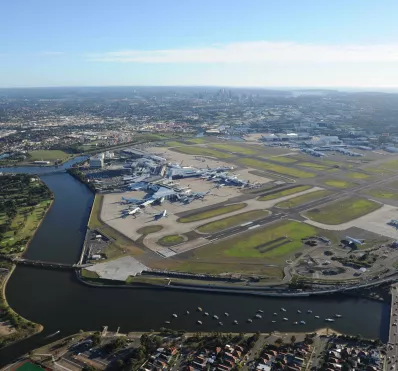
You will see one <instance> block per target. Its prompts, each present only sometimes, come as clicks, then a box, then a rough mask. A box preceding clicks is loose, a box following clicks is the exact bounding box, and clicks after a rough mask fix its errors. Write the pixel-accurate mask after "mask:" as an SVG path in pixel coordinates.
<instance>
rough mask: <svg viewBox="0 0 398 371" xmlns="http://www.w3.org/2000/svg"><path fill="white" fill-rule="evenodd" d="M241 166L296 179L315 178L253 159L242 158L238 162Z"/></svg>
mask: <svg viewBox="0 0 398 371" xmlns="http://www.w3.org/2000/svg"><path fill="white" fill-rule="evenodd" d="M238 162H239V163H240V164H241V165H245V166H249V167H253V168H255V169H259V170H265V171H272V172H274V173H278V174H283V175H287V176H292V177H295V178H313V177H314V176H315V174H314V173H310V172H307V171H303V170H299V169H296V168H294V167H286V166H282V165H277V164H272V163H270V162H266V161H260V160H256V159H252V158H241V159H239V160H238Z"/></svg>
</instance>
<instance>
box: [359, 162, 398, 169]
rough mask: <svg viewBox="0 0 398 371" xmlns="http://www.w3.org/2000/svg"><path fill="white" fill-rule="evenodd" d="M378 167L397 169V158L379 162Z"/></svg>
mask: <svg viewBox="0 0 398 371" xmlns="http://www.w3.org/2000/svg"><path fill="white" fill-rule="evenodd" d="M379 167H380V168H383V169H387V170H398V160H391V161H387V162H383V163H381V164H379ZM366 170H367V169H366Z"/></svg>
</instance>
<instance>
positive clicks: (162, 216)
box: [155, 210, 168, 220]
mask: <svg viewBox="0 0 398 371" xmlns="http://www.w3.org/2000/svg"><path fill="white" fill-rule="evenodd" d="M167 217H168V215H167V210H164V211H162V212H161V213H159V214H156V215H155V220H159V219H162V218H167Z"/></svg>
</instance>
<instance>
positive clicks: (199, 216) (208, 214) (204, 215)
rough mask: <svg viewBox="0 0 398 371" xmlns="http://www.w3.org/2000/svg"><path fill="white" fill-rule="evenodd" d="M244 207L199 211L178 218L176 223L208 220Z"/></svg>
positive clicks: (225, 207)
mask: <svg viewBox="0 0 398 371" xmlns="http://www.w3.org/2000/svg"><path fill="white" fill-rule="evenodd" d="M246 206H247V204H245V203H239V204H232V205H226V206H221V207H218V208H215V209H210V210H206V211H201V212H198V213H195V214H192V215H190V216H186V217H182V218H179V219H177V222H179V223H191V222H196V221H198V220H204V219H209V218H213V217H215V216H219V215H223V214H227V213H231V212H233V211H237V210H241V209H243V208H244V207H246Z"/></svg>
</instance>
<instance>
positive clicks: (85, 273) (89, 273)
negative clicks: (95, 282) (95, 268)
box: [80, 269, 99, 278]
mask: <svg viewBox="0 0 398 371" xmlns="http://www.w3.org/2000/svg"><path fill="white" fill-rule="evenodd" d="M80 273H81V275H82V277H84V278H99V275H98V273H97V272H92V271H89V270H87V269H82V270H81V272H80Z"/></svg>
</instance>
